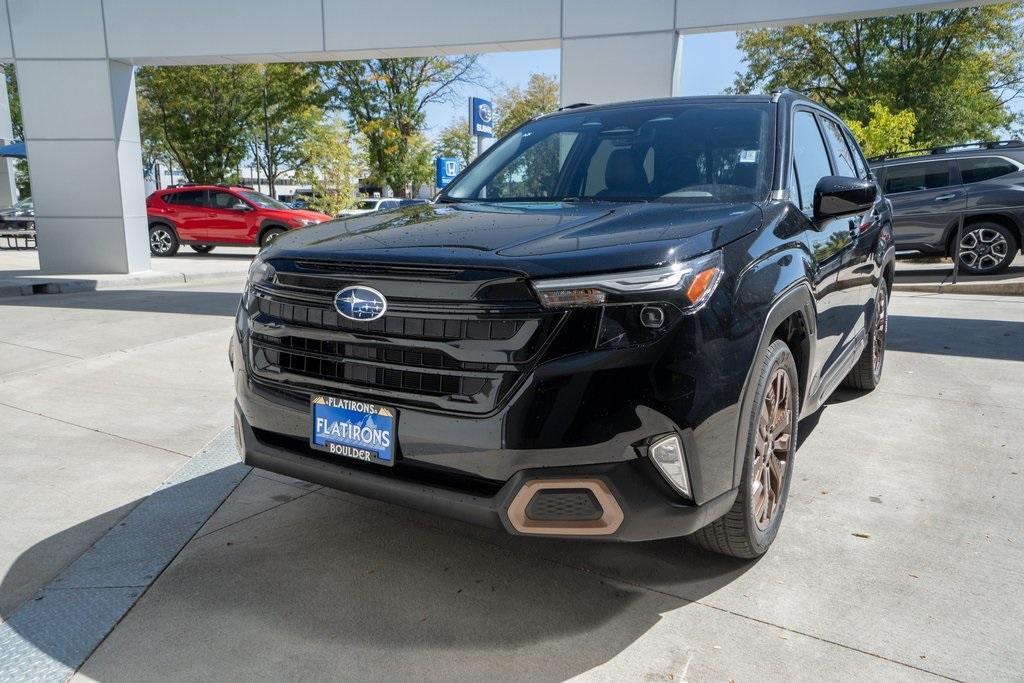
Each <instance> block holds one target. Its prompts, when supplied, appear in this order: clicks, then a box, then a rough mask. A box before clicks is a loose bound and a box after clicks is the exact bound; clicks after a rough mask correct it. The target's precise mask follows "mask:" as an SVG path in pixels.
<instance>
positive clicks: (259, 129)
mask: <svg viewBox="0 0 1024 683" xmlns="http://www.w3.org/2000/svg"><path fill="white" fill-rule="evenodd" d="M256 69H257V78H256V79H255V82H254V85H255V90H254V92H253V93H252V94H251V96H252V97H253V98H254V99H255V111H254V115H253V117H252V122H251V124H250V128H249V135H248V147H249V153H250V155H251V156H252V159H253V160H254V161H255V163H256V166H257V168H258V169H259V171H260V172H261V173H262V175H263V176H264V177H265V178H266V179H267V183H268V185H269V189H270V194H271V195H272V196H275V195H276V192H275V189H274V186H275V184H276V182H277V179H278V178H280V177H281V175H282V174H283V173H285V172H288V171H295V170H297V169H299V168H300V167H301V166H302V165H303V164H304V163H306V156H305V150H304V149H303V144H304V141H305V140H306V139H307V138H308V137H309V136H310V135H312V134H313V133H314V132H315V131H316V130H317V129H318V127H320V126H322V125H323V120H324V110H323V106H322V104H323V96H322V94H321V90H320V88H319V82H318V73H317V71H316V67H313V66H311V65H307V64H265V65H258V66H257V67H256Z"/></svg>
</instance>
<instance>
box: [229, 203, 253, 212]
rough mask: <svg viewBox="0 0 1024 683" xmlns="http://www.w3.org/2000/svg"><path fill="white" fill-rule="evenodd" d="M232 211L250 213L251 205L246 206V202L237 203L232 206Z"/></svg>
mask: <svg viewBox="0 0 1024 683" xmlns="http://www.w3.org/2000/svg"><path fill="white" fill-rule="evenodd" d="M231 210H232V211H248V210H249V205H248V204H246V203H245V202H235V203H234V204H232V205H231Z"/></svg>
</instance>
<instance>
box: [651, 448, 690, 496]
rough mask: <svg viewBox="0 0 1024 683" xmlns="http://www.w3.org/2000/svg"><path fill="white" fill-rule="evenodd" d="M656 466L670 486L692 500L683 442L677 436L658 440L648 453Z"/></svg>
mask: <svg viewBox="0 0 1024 683" xmlns="http://www.w3.org/2000/svg"><path fill="white" fill-rule="evenodd" d="M647 454H648V457H650V459H651V462H653V463H654V466H655V467H657V468H658V471H659V472H661V476H663V477H665V481H667V482H668V484H669V486H671V487H672V488H674V489H675V490H676V491H678V492H679V493H681V494H682V495H683V496H685V497H687V498H690V499H692V498H693V495H692V494H691V493H690V478H689V477H688V476H687V475H686V457H685V456H684V454H683V442H682V441H681V440H680V439H679V437H678V436H677V435H676V434H672V435H671V436H666V437H664V438H661V439H658V440H657V441H655V442H654V443H652V444H651V447H650V448H649V449H648V451H647Z"/></svg>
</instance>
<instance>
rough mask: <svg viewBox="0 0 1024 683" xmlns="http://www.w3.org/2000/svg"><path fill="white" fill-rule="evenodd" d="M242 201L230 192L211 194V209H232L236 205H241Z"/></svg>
mask: <svg viewBox="0 0 1024 683" xmlns="http://www.w3.org/2000/svg"><path fill="white" fill-rule="evenodd" d="M241 202H242V200H241V199H239V198H238V197H236V196H235V195H233V194H231V193H229V192H211V193H210V207H211V208H214V209H230V208H231V207H232V206H234V205H235V204H240V203H241Z"/></svg>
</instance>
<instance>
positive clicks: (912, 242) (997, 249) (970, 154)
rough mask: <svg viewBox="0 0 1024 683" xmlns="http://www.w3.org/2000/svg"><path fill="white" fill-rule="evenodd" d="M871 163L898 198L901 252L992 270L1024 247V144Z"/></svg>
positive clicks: (975, 270)
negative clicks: (956, 260)
mask: <svg viewBox="0 0 1024 683" xmlns="http://www.w3.org/2000/svg"><path fill="white" fill-rule="evenodd" d="M869 163H870V164H871V167H872V169H873V170H874V173H875V175H876V176H877V177H878V181H879V183H880V184H881V185H882V187H883V188H884V190H885V196H886V197H887V198H888V199H889V200H890V201H891V202H892V207H893V228H894V233H895V235H896V248H897V249H899V250H900V251H917V252H920V253H923V254H932V255H939V256H955V255H956V254H957V253H958V252H959V260H960V270H961V271H963V272H967V273H971V274H973V275H990V274H993V273H998V272H1001V271H1003V270H1006V268H1007V267H1009V265H1010V263H1012V262H1013V259H1014V258H1015V257H1016V256H1017V254H1018V253H1020V251H1021V249H1022V248H1024V142H1021V141H1020V140H1004V141H1000V142H983V143H976V144H968V145H960V146H957V147H937V148H932V149H922V150H913V151H911V152H904V153H901V154H898V155H895V156H887V157H877V158H873V159H871V160H869ZM961 218H962V219H963V226H962V229H961V225H960V220H961ZM958 233H959V234H960V242H959V249H958V248H957V234H958Z"/></svg>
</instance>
